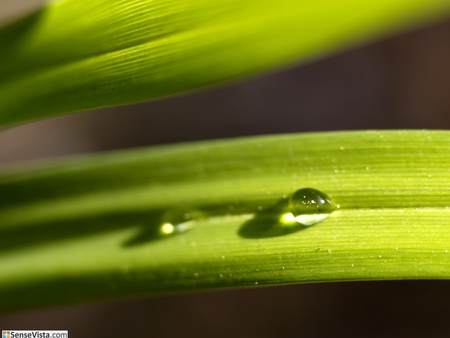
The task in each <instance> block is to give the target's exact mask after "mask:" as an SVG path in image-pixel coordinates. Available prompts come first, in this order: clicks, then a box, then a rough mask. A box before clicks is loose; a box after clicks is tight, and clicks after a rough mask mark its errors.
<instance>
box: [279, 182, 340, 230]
mask: <svg viewBox="0 0 450 338" xmlns="http://www.w3.org/2000/svg"><path fill="white" fill-rule="evenodd" d="M337 208H338V206H336V204H334V203H333V201H332V200H331V198H330V197H329V196H328V195H327V194H325V193H323V192H321V191H319V190H317V189H313V188H303V189H300V190H297V191H296V192H295V193H294V194H293V195H292V196H291V198H290V200H289V211H290V212H289V213H286V214H284V215H283V216H282V222H283V223H291V222H293V221H296V222H297V223H300V224H303V225H313V224H316V223H319V222H321V221H323V220H324V219H325V218H327V217H328V216H329V215H330V214H331V213H332V212H333V211H334V210H336V209H337Z"/></svg>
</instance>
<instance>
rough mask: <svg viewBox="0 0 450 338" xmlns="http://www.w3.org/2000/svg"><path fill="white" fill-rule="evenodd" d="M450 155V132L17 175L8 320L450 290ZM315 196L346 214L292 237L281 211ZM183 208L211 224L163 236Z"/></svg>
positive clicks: (5, 265) (5, 208)
mask: <svg viewBox="0 0 450 338" xmlns="http://www.w3.org/2000/svg"><path fill="white" fill-rule="evenodd" d="M449 146H450V137H449V133H448V132H437V131H435V132H427V131H397V132H394V131H392V132H341V133H316V134H304V135H285V136H273V137H257V138H247V139H237V140H228V141H226V140H222V141H211V142H202V143H196V144H190V145H179V146H170V147H159V148H154V149H152V150H150V151H149V150H138V151H131V152H122V153H116V154H114V153H113V154H110V155H102V156H94V157H92V158H89V157H88V158H86V159H81V160H76V161H75V162H69V163H61V164H54V165H50V166H48V167H43V168H40V169H33V170H30V171H24V172H22V173H9V174H8V173H4V174H3V175H1V176H0V215H1V220H2V222H1V227H0V242H1V245H0V248H1V249H0V267H2V271H8V273H7V274H3V275H1V276H0V296H1V298H2V304H1V305H0V309H1V310H2V311H6V310H8V309H9V310H12V309H14V308H21V307H34V306H43V305H52V304H59V303H67V302H68V303H71V302H77V301H85V300H96V299H108V298H115V297H124V296H138V295H143V294H146V295H148V294H159V293H171V292H181V291H183V292H185V291H191V290H205V289H211V288H224V287H226V288H229V287H243V286H255V285H273V284H284V283H298V282H317V281H338V280H372V279H417V278H421V279H427V278H434V279H448V278H450V255H449V253H448V252H449V250H450V235H449V232H448V219H449V213H450V209H449V205H448V200H449V195H450V189H449V188H448V184H449V182H450V173H448V169H447V168H448V166H449V164H450V163H449V159H450V157H449V156H448V155H449V151H448V149H450V147H449ZM139 168H140V170H139ZM303 187H314V188H318V189H320V190H322V191H324V192H326V193H327V194H328V195H330V196H331V197H332V198H333V199H334V201H335V202H336V203H337V204H339V205H340V206H341V208H340V209H338V210H337V211H335V212H334V213H333V214H331V216H330V217H329V218H327V219H326V220H325V221H323V222H322V223H320V224H317V225H315V226H312V227H305V228H302V227H300V228H295V229H294V231H291V230H289V231H288V232H280V231H279V228H277V227H278V226H279V224H276V219H278V218H277V217H278V216H279V215H278V213H279V212H281V211H282V209H277V208H276V207H275V206H276V205H277V203H279V201H280V200H282V201H285V198H284V197H283V196H284V195H290V194H292V193H293V192H294V191H295V190H297V189H299V188H303ZM13 192H15V194H16V195H13ZM33 192H34V193H33ZM180 207H182V208H185V207H188V208H189V210H199V211H200V212H201V213H202V214H204V215H205V217H204V218H201V219H199V220H197V221H195V227H194V228H193V229H191V230H189V231H186V232H183V233H180V234H178V235H174V236H160V235H155V233H154V232H153V231H154V230H155V229H158V226H160V225H161V219H162V218H161V215H163V214H164V212H165V211H167V210H173V209H177V208H180ZM283 210H284V209H283ZM265 212H268V213H267V214H266V213H265ZM274 220H275V221H274ZM149 229H150V230H151V231H150V232H149ZM247 230H250V232H249V231H247Z"/></svg>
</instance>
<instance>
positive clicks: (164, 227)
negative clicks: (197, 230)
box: [159, 208, 202, 235]
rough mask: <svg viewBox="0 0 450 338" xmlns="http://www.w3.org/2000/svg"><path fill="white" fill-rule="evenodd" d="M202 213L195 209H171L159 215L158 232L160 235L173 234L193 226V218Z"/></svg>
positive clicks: (195, 218)
mask: <svg viewBox="0 0 450 338" xmlns="http://www.w3.org/2000/svg"><path fill="white" fill-rule="evenodd" d="M201 217H202V215H201V213H200V212H199V211H197V210H190V209H185V208H182V209H173V210H169V211H167V212H165V213H164V214H163V215H162V217H161V225H160V227H159V232H160V234H161V235H173V234H176V233H181V232H185V231H187V230H190V229H193V228H194V220H197V219H199V218H201Z"/></svg>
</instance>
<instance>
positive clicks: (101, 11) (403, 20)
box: [0, 0, 450, 126]
mask: <svg viewBox="0 0 450 338" xmlns="http://www.w3.org/2000/svg"><path fill="white" fill-rule="evenodd" d="M449 10H450V2H449V1H448V0H395V1H392V0H372V1H357V0H339V1H336V0H314V1H311V0H308V1H307V0H303V1H297V0H295V1H294V0H246V1H241V0H215V1H210V0H189V1H186V0H158V1H154V0H129V1H121V0H61V1H56V2H50V3H49V4H48V6H47V7H45V8H43V9H42V10H40V11H38V12H36V13H33V14H32V15H29V16H28V17H26V18H23V19H22V20H20V21H18V22H15V23H13V24H10V25H8V26H7V27H4V28H3V29H2V30H0V50H1V53H0V74H1V76H0V126H8V125H12V124H16V123H20V122H25V121H30V120H37V119H41V118H44V117H49V116H54V115H59V114H64V113H70V112H75V111H82V110H88V109H94V108H100V107H106V106H114V105H123V104H128V103H133V102H138V101H143V100H150V99H155V98H160V97H164V96H167V95H172V94H175V93H179V92H183V91H187V90H192V89H195V88H199V87H203V86H206V85H210V84H213V83H217V82H221V81H227V80H230V79H234V78H237V77H242V76H244V75H249V74H255V73H258V72H261V71H266V70H268V69H272V68H273V67H279V66H280V65H286V64H290V63H292V62H294V61H297V60H300V61H303V62H304V61H308V60H311V59H314V58H317V57H320V56H322V55H323V54H325V53H329V52H332V51H336V50H339V49H341V48H344V47H349V46H350V45H354V44H357V43H360V42H361V41H367V40H371V39H373V38H376V37H379V36H383V35H386V34H392V33H394V32H398V31H401V30H404V29H406V28H408V27H410V26H413V25H417V24H419V23H423V22H426V21H430V20H432V19H437V18H440V17H444V16H445V15H447V14H448V12H449Z"/></svg>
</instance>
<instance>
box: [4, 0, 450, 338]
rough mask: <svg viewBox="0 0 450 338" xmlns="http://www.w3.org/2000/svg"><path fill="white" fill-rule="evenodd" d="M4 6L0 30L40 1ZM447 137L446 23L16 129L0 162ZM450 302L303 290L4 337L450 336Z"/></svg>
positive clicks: (60, 319)
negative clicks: (370, 136) (287, 139)
mask: <svg viewBox="0 0 450 338" xmlns="http://www.w3.org/2000/svg"><path fill="white" fill-rule="evenodd" d="M0 1H1V0H0ZM3 1H5V2H3V3H2V2H0V22H1V21H5V20H6V19H7V18H11V16H12V15H17V13H18V12H19V11H20V10H22V9H21V8H19V6H23V7H27V6H29V5H31V6H32V5H35V4H37V3H38V2H39V1H40V0H28V1H25V0H23V1H22V2H19V1H15V2H14V1H12V0H3ZM41 2H42V1H41ZM449 127H450V20H447V21H445V22H439V23H435V24H433V25H429V26H428V27H425V28H421V29H416V30H414V31H411V32H407V33H402V34H400V35H397V36H395V37H391V38H388V39H384V40H382V41H378V42H375V43H371V44H368V45H364V46H361V47H359V48H355V49H352V50H350V51H346V52H344V53H340V54H338V55H334V56H331V57H329V58H326V59H323V60H318V61H316V62H314V63H310V64H307V65H300V66H297V67H294V68H290V69H287V70H286V69H285V70H280V71H277V72H272V73H271V74H266V75H263V76H260V77H258V78H253V79H248V80H246V81H241V82H238V83H234V84H227V85H224V86H218V87H216V88H213V89H208V90H204V91H199V92H196V93H190V94H187V95H182V96H178V97H174V98H169V99H164V100H160V101H155V102H149V103H142V104H136V105H131V106H126V107H118V108H111V109H104V110H99V111H94V112H87V113H79V114H74V115H69V116H63V117H59V118H54V119H50V120H45V121H40V122H36V123H32V124H27V125H23V126H19V127H16V128H12V129H8V130H5V131H2V132H1V133H0V164H1V165H7V164H10V163H14V162H20V161H27V160H32V159H44V158H51V157H57V156H66V155H71V154H81V153H87V152H96V151H105V150H114V149H120V148H132V147H140V146H149V145H156V144H168V143H175V142H185V141H195V140H205V139H213V138H228V137H236V136H247V135H260V134H274V133H293V132H305V131H324V130H357V129H411V128H419V129H448V128H449ZM1 273H5V272H1ZM449 300H450V282H448V281H391V282H358V283H357V282H352V283H325V284H304V285H290V286H277V287H261V288H252V289H243V290H228V291H219V292H207V293H201V294H186V295H177V296H169V297H158V298H145V299H139V300H125V301H115V302H110V303H102V304H85V305H77V306H70V307H60V308H54V309H46V310H40V311H32V312H28V313H22V314H15V315H10V316H1V317H0V329H11V328H13V329H14V328H15V329H26V328H30V329H37V328H41V329H68V330H69V333H70V336H71V337H72V338H73V337H83V336H86V337H88V336H89V335H91V336H97V337H124V336H140V335H142V336H151V337H180V336H190V337H194V336H195V337H348V336H357V337H449V336H450V326H449V325H448V317H449V315H450V311H449V305H448V304H449ZM0 301H1V299H0Z"/></svg>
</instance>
